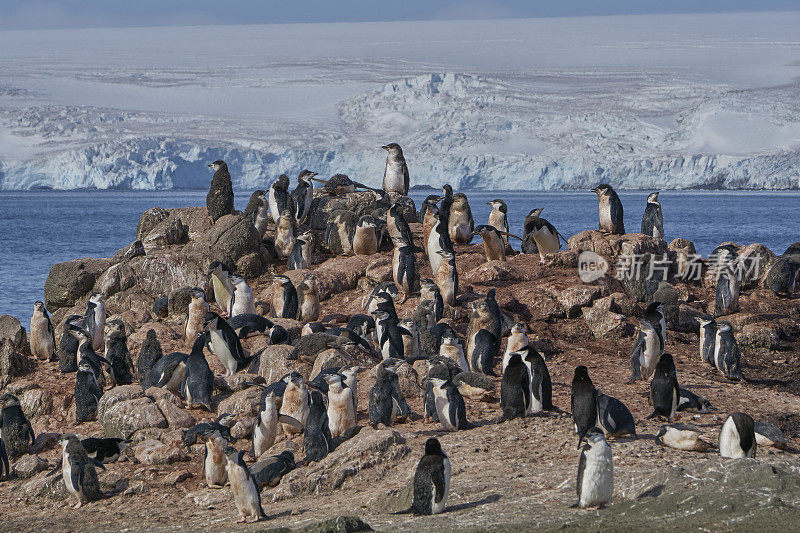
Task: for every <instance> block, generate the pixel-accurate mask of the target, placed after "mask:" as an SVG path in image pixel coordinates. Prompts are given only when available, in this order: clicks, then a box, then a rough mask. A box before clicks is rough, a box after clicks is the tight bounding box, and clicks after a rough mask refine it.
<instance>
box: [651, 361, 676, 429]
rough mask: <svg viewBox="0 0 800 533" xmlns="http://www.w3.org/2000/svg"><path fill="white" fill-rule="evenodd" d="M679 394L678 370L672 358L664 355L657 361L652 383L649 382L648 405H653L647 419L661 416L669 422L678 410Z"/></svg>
mask: <svg viewBox="0 0 800 533" xmlns="http://www.w3.org/2000/svg"><path fill="white" fill-rule="evenodd" d="M680 394H681V393H680V388H679V387H678V370H677V369H676V368H675V362H674V361H673V360H672V356H671V355H670V354H668V353H665V354H663V355H662V356H661V359H659V360H658V365H656V371H655V374H654V375H653V381H651V382H650V403H652V404H653V413H652V414H651V415H650V416H648V417H647V418H655V417H657V416H663V417H664V418H666V419H667V420H668V421H670V422H671V421H672V419H673V418H674V417H675V412H676V411H677V410H678V402H679V401H680Z"/></svg>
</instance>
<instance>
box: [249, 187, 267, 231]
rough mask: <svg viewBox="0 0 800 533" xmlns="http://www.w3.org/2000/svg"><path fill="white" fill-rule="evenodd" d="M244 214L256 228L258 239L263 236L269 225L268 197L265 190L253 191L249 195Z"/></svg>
mask: <svg viewBox="0 0 800 533" xmlns="http://www.w3.org/2000/svg"><path fill="white" fill-rule="evenodd" d="M244 216H245V217H249V219H250V220H251V221H252V222H253V227H254V228H255V229H256V233H257V234H258V238H259V239H263V238H264V233H266V231H267V226H269V219H270V216H269V199H267V192H266V191H255V192H254V193H253V194H252V195H251V196H250V201H249V202H248V204H247V208H245V210H244Z"/></svg>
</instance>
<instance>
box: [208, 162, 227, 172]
mask: <svg viewBox="0 0 800 533" xmlns="http://www.w3.org/2000/svg"><path fill="white" fill-rule="evenodd" d="M208 166H210V167H211V168H213V169H214V172H216V171H217V170H219V169H221V168H224V169H227V168H228V165H226V164H225V161H223V160H222V159H217V160H216V161H214V162H213V163H209V164H208Z"/></svg>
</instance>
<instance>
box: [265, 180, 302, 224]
mask: <svg viewBox="0 0 800 533" xmlns="http://www.w3.org/2000/svg"><path fill="white" fill-rule="evenodd" d="M267 201H268V202H269V212H270V215H271V216H272V221H273V222H274V223H275V224H276V225H277V224H278V219H279V218H280V217H281V215H282V214H283V212H284V211H287V210H288V211H289V212H290V213H295V212H296V210H295V207H294V199H293V198H292V195H291V194H289V176H287V175H286V174H281V175H280V176H278V179H276V180H275V182H274V183H273V184H272V185H270V186H269V193H268V196H267ZM292 218H294V217H292Z"/></svg>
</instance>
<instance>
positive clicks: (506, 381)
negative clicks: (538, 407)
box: [500, 352, 531, 420]
mask: <svg viewBox="0 0 800 533" xmlns="http://www.w3.org/2000/svg"><path fill="white" fill-rule="evenodd" d="M530 404H531V391H530V376H529V373H528V368H527V366H525V363H524V362H523V361H522V354H521V352H514V353H512V354H511V357H509V359H508V364H507V365H506V368H505V370H503V379H502V381H501V382H500V407H501V408H502V409H503V417H502V420H512V419H514V418H522V417H524V416H525V413H527V412H528V409H529V407H530Z"/></svg>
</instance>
